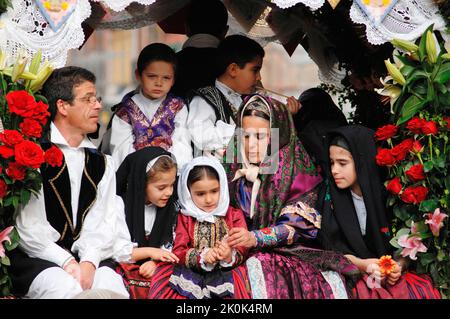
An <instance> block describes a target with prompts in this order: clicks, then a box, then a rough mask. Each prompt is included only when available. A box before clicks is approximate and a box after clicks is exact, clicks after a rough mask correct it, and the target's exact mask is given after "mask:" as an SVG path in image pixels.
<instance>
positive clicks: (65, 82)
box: [42, 66, 96, 120]
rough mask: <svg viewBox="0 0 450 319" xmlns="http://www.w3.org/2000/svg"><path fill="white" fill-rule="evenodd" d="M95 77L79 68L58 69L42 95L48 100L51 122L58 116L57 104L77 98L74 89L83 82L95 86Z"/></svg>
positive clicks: (47, 82)
mask: <svg viewBox="0 0 450 319" xmlns="http://www.w3.org/2000/svg"><path fill="white" fill-rule="evenodd" d="M95 80H96V78H95V75H94V74H93V73H92V72H91V71H89V70H86V69H83V68H80V67H78V66H66V67H62V68H60V69H56V70H54V71H53V73H52V74H51V75H50V77H49V78H48V80H47V81H45V84H44V86H43V88H42V94H43V95H44V96H45V97H46V98H47V101H48V110H49V112H50V114H51V120H54V119H55V116H56V110H57V108H56V102H57V101H58V100H59V99H61V100H64V101H67V102H70V103H71V102H72V101H73V99H74V98H75V96H74V93H73V89H74V88H75V87H76V86H78V85H80V84H82V83H83V82H91V83H94V84H95Z"/></svg>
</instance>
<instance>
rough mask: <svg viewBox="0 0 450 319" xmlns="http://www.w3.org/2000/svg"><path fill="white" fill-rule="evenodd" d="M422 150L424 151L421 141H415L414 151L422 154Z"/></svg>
mask: <svg viewBox="0 0 450 319" xmlns="http://www.w3.org/2000/svg"><path fill="white" fill-rule="evenodd" d="M422 149H423V146H422V144H420V142H419V141H414V143H413V146H412V150H413V151H414V152H416V153H420V152H422Z"/></svg>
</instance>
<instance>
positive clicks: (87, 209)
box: [73, 153, 106, 240]
mask: <svg viewBox="0 0 450 319" xmlns="http://www.w3.org/2000/svg"><path fill="white" fill-rule="evenodd" d="M85 154H86V156H87V158H86V164H87V163H88V162H89V154H88V153H85ZM103 161H104V164H105V172H106V157H105V156H103ZM83 173H84V174H85V175H86V178H87V179H88V181H89V182H90V183H91V184H92V186H93V187H94V189H95V198H94V200H93V201H92V202H91V203H90V204H89V206H88V207H87V208H86V209H85V210H84V212H83V214H82V215H81V225H80V231H79V232H78V234H76V236H75V237H74V238H73V239H74V240H77V239H78V238H79V237H80V235H81V230H82V229H83V225H84V220H85V218H86V214H87V212H88V211H89V210H90V209H91V207H92V206H93V205H94V203H95V200H96V199H97V195H98V192H97V185H95V183H94V181H93V180H92V178H91V176H90V175H89V173H88V172H87V170H86V165H84V169H83ZM74 235H75V234H74Z"/></svg>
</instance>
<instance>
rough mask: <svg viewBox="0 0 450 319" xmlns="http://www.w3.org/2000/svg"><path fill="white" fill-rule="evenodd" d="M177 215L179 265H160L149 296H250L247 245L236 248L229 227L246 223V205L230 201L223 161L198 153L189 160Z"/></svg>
mask: <svg viewBox="0 0 450 319" xmlns="http://www.w3.org/2000/svg"><path fill="white" fill-rule="evenodd" d="M178 196H179V202H180V205H181V214H179V215H178V222H177V228H176V232H175V244H174V248H173V251H172V252H173V253H174V254H175V255H176V256H177V257H178V258H179V259H180V261H179V263H178V264H177V265H175V266H174V265H173V264H170V263H162V264H160V265H159V266H158V268H157V269H156V270H155V273H154V275H153V279H152V285H151V287H150V293H149V298H151V299H154V298H156V299H169V298H170V299H172V298H189V299H204V298H213V297H214V298H225V297H228V298H249V297H250V295H249V292H248V291H247V288H246V287H248V286H249V285H248V279H247V273H246V271H245V267H241V266H240V265H241V264H242V262H243V261H244V258H245V256H246V254H247V249H246V248H241V247H239V248H235V249H233V248H231V247H230V246H229V245H228V244H227V238H228V231H229V230H230V229H231V228H233V227H246V222H245V218H244V215H243V213H242V211H241V210H239V209H235V208H233V207H231V206H229V201H230V199H229V194H228V182H227V178H226V174H225V170H224V168H223V167H222V165H221V164H220V162H219V161H218V160H217V159H215V158H211V157H197V158H194V159H193V160H192V161H191V162H189V163H188V164H186V165H185V167H184V168H183V171H182V173H181V175H180V180H179V183H178Z"/></svg>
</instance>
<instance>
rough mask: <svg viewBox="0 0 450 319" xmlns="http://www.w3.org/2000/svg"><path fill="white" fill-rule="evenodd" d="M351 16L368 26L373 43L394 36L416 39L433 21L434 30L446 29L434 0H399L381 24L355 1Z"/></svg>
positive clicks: (379, 42)
mask: <svg viewBox="0 0 450 319" xmlns="http://www.w3.org/2000/svg"><path fill="white" fill-rule="evenodd" d="M350 18H351V19H352V21H353V22H355V23H361V24H364V25H365V26H366V37H367V40H368V41H369V42H370V43H371V44H383V43H385V42H388V41H390V40H392V39H394V38H396V39H403V40H409V41H411V40H415V39H417V38H418V37H420V36H421V34H422V33H423V32H424V31H425V29H426V28H428V27H429V26H430V25H431V24H433V23H434V30H440V31H444V30H445V28H446V26H445V21H444V19H443V18H442V17H441V16H440V15H439V13H438V9H437V7H436V5H435V4H434V3H433V1H432V0H398V2H397V3H396V4H395V5H394V6H393V7H392V10H391V11H390V12H389V14H388V15H387V16H386V18H384V20H383V22H382V23H381V24H380V25H379V26H375V25H373V24H372V23H371V21H370V19H368V17H367V15H366V14H365V13H364V12H363V11H362V10H361V9H360V7H359V6H358V5H357V4H356V2H353V5H352V7H351V9H350ZM442 33H443V34H445V32H442Z"/></svg>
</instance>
